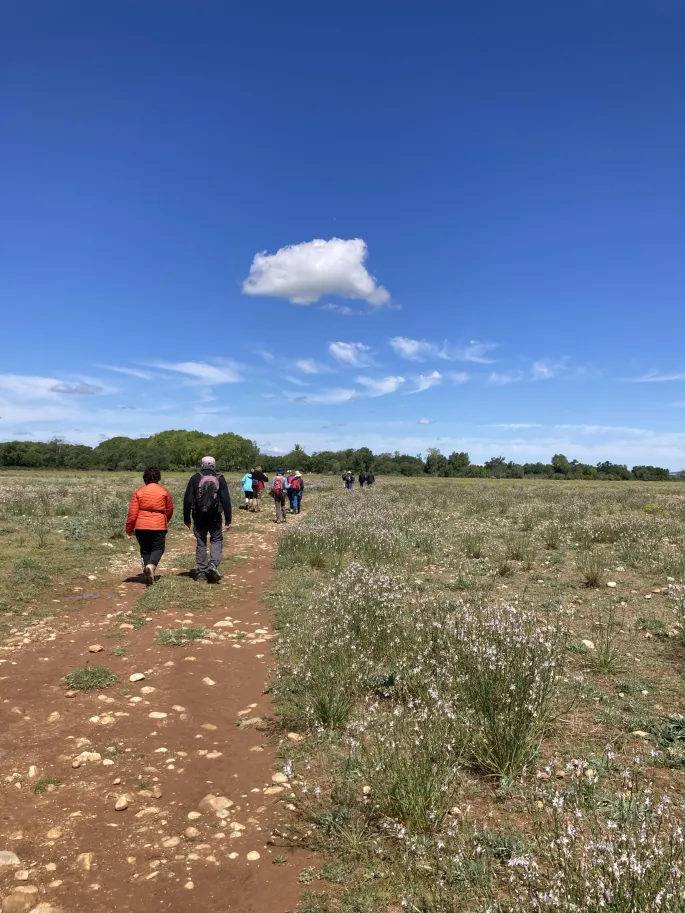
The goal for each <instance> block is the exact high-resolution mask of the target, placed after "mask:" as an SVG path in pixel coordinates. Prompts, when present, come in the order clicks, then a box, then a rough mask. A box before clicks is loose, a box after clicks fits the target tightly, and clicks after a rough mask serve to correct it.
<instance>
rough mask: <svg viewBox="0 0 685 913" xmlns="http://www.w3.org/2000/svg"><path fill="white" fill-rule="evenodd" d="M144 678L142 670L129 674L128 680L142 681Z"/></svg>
mask: <svg viewBox="0 0 685 913" xmlns="http://www.w3.org/2000/svg"><path fill="white" fill-rule="evenodd" d="M144 679H145V676H144V675H143V673H142V672H134V673H133V675H129V677H128V680H129V681H130V682H142V681H143V680H144Z"/></svg>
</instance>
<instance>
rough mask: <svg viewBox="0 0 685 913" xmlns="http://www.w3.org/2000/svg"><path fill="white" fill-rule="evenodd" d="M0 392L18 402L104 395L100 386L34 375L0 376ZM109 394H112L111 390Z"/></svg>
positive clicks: (103, 390)
mask: <svg viewBox="0 0 685 913" xmlns="http://www.w3.org/2000/svg"><path fill="white" fill-rule="evenodd" d="M0 391H5V392H6V393H9V394H11V395H12V396H13V397H14V398H15V399H16V400H17V401H18V402H25V401H27V400H38V399H51V398H52V397H57V396H59V395H60V394H65V395H67V396H95V395H97V394H99V393H104V392H105V388H104V387H102V386H100V384H93V383H88V382H87V381H76V382H74V383H67V382H65V381H60V380H57V379H56V378H54V377H40V376H37V375H34V374H0ZM110 392H114V391H113V390H112V391H110Z"/></svg>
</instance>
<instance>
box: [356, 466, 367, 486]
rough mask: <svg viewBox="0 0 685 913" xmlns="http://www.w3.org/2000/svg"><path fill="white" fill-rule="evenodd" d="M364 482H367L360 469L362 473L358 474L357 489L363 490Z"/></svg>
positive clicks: (364, 474)
mask: <svg viewBox="0 0 685 913" xmlns="http://www.w3.org/2000/svg"><path fill="white" fill-rule="evenodd" d="M366 481H367V476H366V472H365V471H364V470H363V469H362V471H361V472H360V473H359V479H358V482H359V487H360V488H363V487H364V485H365V483H366Z"/></svg>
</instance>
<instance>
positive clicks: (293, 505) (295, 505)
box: [290, 491, 301, 514]
mask: <svg viewBox="0 0 685 913" xmlns="http://www.w3.org/2000/svg"><path fill="white" fill-rule="evenodd" d="M300 497H301V495H300V492H299V491H296V492H293V498H292V501H291V502H290V509H291V510H292V512H293V513H294V514H299V512H300Z"/></svg>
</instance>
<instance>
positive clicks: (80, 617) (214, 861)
mask: <svg viewBox="0 0 685 913" xmlns="http://www.w3.org/2000/svg"><path fill="white" fill-rule="evenodd" d="M276 535H277V531H276V529H275V527H273V528H272V527H268V526H266V525H261V526H258V527H257V526H256V527H255V528H254V530H253V531H247V532H245V533H241V534H234V535H233V536H230V537H229V541H228V549H229V551H230V552H232V553H236V552H239V553H241V554H244V555H246V557H245V559H244V560H242V561H240V562H236V564H235V566H232V567H230V569H228V568H227V570H226V577H225V578H224V581H223V582H222V583H221V584H220V585H219V587H217V588H213V591H212V592H213V603H214V605H213V607H212V608H211V609H209V610H207V611H198V610H196V611H194V612H186V611H184V610H178V609H165V608H162V609H161V611H157V612H155V613H154V614H151V615H149V616H147V617H145V620H144V621H143V620H136V621H135V623H134V624H133V625H132V624H131V623H130V622H129V621H124V620H122V618H121V616H122V615H123V614H125V613H127V612H130V611H132V610H135V603H136V600H137V599H138V597H139V596H140V594H141V592H142V591H143V586H142V583H141V582H140V581H139V580H138V579H136V578H135V577H134V576H132V575H135V574H136V573H137V571H138V569H139V565H138V560H137V557H136V556H135V553H132V554H131V560H130V562H124V563H123V564H124V565H126V566H125V567H124V566H121V568H120V569H119V568H116V572H115V569H114V565H113V572H112V575H111V576H110V577H109V578H108V579H98V580H96V581H88V580H87V579H86V580H78V581H74V584H75V585H74V588H73V589H74V593H73V597H72V598H75V599H77V600H78V601H77V603H76V604H77V606H78V608H77V609H73V606H72V607H71V610H70V613H69V614H68V615H64V614H58V613H57V611H56V614H55V615H54V616H52V617H46V618H44V619H42V620H41V621H39V622H37V623H34V624H33V625H32V626H31V627H30V628H29V629H28V631H23V632H21V633H17V634H16V635H15V636H13V637H11V638H10V639H9V641H6V642H5V643H4V644H0V787H1V790H0V895H1V896H2V904H3V905H2V909H3V913H23V911H36V913H58V911H59V913H80V911H84V913H85V911H88V913H109V911H113V910H119V911H127V913H150V911H152V910H160V911H168V913H181V911H186V910H187V909H188V908H189V907H190V906H192V907H193V908H195V909H199V910H202V911H207V913H211V911H219V910H221V911H222V913H225V911H231V910H235V911H240V913H251V911H254V913H285V911H288V910H293V909H294V908H295V906H296V905H297V901H298V897H299V894H300V891H301V886H300V885H299V884H298V872H299V871H300V870H301V869H302V868H303V867H304V866H306V865H307V864H308V863H309V861H310V860H308V858H307V856H306V854H305V853H303V852H295V853H294V852H293V850H292V848H291V847H286V848H284V847H283V846H282V845H279V844H282V843H283V841H282V840H281V838H280V836H279V835H280V833H281V832H282V831H283V830H284V829H285V828H286V827H287V823H288V819H289V818H291V817H292V811H293V808H292V806H290V807H289V801H288V797H289V792H290V783H289V781H288V778H287V777H286V776H285V774H284V773H282V772H280V771H279V770H278V766H277V764H276V753H277V750H278V743H279V741H281V742H283V743H285V744H287V739H288V738H290V739H291V740H292V741H295V740H297V739H299V738H300V737H299V736H297V735H296V734H295V733H290V734H289V735H286V734H282V735H280V736H278V735H272V734H270V733H269V716H270V705H269V699H268V696H266V695H265V694H264V691H265V684H266V682H267V679H268V675H269V667H270V662H271V653H270V641H271V638H272V633H271V629H270V627H269V619H268V612H267V610H266V609H265V607H264V605H262V604H261V602H260V596H261V594H262V592H263V589H264V586H265V584H266V582H267V580H268V578H269V575H270V573H271V572H272V571H271V566H272V564H273V557H274V552H275V541H276ZM189 537H190V534H186V533H185V532H183V533H178V534H177V535H176V537H175V539H172V542H171V543H170V544H171V545H172V550H171V551H170V553H169V554H168V555H167V556H165V561H164V563H163V565H162V568H161V570H162V571H163V572H165V573H167V574H169V575H170V574H172V573H173V571H172V569H171V565H172V564H173V546H174V542H175V543H176V547H177V549H181V550H183V549H184V550H185V552H186V553H187V552H188V551H189V550H190V547H191V546H190V542H191V540H190V538H189ZM119 563H120V565H121V562H119ZM164 568H167V570H166V571H164ZM229 573H230V574H231V576H230V577H229ZM77 584H81V585H80V586H78V585H77ZM198 586H201V585H200V584H198ZM95 591H97V592H95ZM59 602H60V604H59V605H55V609H56V610H59V609H61V608H62V606H63V604H64V599H63V598H62V599H61V600H60V601H59ZM55 603H57V600H55ZM181 627H184V628H192V627H195V628H197V627H201V628H204V629H206V631H207V632H209V633H206V634H204V635H202V636H201V638H200V639H197V640H193V641H190V642H189V643H187V644H186V645H183V646H167V645H161V644H159V643H157V638H158V635H159V633H160V630H164V629H167V630H168V629H178V628H181ZM85 666H89V667H104V668H106V669H109V670H111V671H112V672H113V673H115V674H116V676H117V681H116V682H115V683H113V684H112V685H111V686H110V687H107V688H96V689H93V690H90V691H85V692H84V691H78V690H69V687H68V686H67V685H66V684H65V682H64V676H65V675H66V674H68V673H70V672H72V671H74V670H76V669H79V668H83V667H85Z"/></svg>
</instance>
